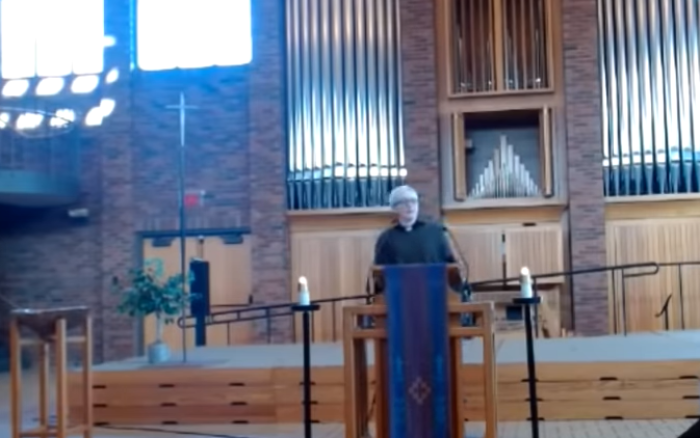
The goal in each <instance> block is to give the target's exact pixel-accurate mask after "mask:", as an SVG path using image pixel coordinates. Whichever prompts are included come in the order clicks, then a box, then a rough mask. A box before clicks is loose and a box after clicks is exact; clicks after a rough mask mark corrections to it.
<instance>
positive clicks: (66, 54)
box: [0, 0, 104, 79]
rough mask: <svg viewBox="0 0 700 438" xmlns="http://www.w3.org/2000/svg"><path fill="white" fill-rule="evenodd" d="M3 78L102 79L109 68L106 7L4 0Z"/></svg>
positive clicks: (74, 1) (0, 33) (0, 22)
mask: <svg viewBox="0 0 700 438" xmlns="http://www.w3.org/2000/svg"><path fill="white" fill-rule="evenodd" d="M0 39H1V41H2V44H1V45H0V54H2V55H1V56H2V77H3V78H4V79H20V78H31V77H35V76H40V77H51V76H52V77H59V76H66V75H70V74H97V73H101V72H102V69H103V68H104V2H103V1H100V0H2V1H1V2H0Z"/></svg>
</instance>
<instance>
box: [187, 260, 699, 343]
mask: <svg viewBox="0 0 700 438" xmlns="http://www.w3.org/2000/svg"><path fill="white" fill-rule="evenodd" d="M687 265H700V261H695V262H676V263H673V262H671V263H655V262H646V263H634V264H624V265H612V266H611V265H608V266H603V267H595V268H586V269H578V270H571V271H562V272H551V273H546V274H535V275H533V276H532V278H533V286H534V290H535V293H537V282H538V280H541V279H546V278H557V277H567V278H569V277H572V276H574V275H583V274H593V273H602V272H612V273H613V276H614V275H615V274H616V272H618V271H620V272H621V273H622V274H621V275H622V291H621V295H622V296H621V297H620V301H621V311H622V318H619V317H618V312H617V300H618V293H617V289H616V283H617V282H616V281H613V284H612V286H613V290H612V292H613V297H612V299H613V309H615V311H614V315H613V319H614V324H613V325H614V332H615V333H617V332H618V331H619V328H620V327H619V326H621V327H622V331H623V333H624V334H625V335H626V334H627V288H626V281H627V279H629V278H634V277H642V276H650V275H656V274H658V272H659V270H660V268H661V267H668V266H679V279H680V278H681V277H680V275H681V274H680V271H681V269H682V266H687ZM644 268H651V270H646V271H643V272H629V270H631V269H644ZM613 280H614V277H613ZM517 281H519V277H511V278H499V279H493V280H483V281H478V282H474V283H472V288H473V289H475V290H479V289H481V291H482V292H485V293H488V289H490V288H489V287H488V286H494V285H500V286H502V287H515V286H517V283H516V282H517ZM682 288H683V286H682V280H681V281H680V289H681V290H680V291H679V292H680V296H681V309H683V303H682V301H683V300H682V297H683V291H682ZM572 298H573V297H572ZM370 299H371V297H370V296H369V295H367V294H362V295H354V296H346V297H334V298H324V299H319V300H314V301H313V302H314V303H316V304H321V305H323V304H330V305H331V307H332V315H331V318H332V326H333V334H332V338H333V340H334V341H335V340H337V324H336V322H337V321H336V313H337V312H336V308H337V307H336V306H337V304H338V303H339V302H345V301H351V300H364V301H366V302H369V301H370ZM572 303H573V301H572ZM293 304H295V303H293V302H286V303H276V304H266V305H264V304H263V305H257V306H256V305H240V307H239V306H238V305H237V306H235V307H236V308H234V309H229V310H223V311H218V312H214V313H211V314H210V315H208V316H207V318H206V321H205V324H206V325H220V324H226V325H227V327H228V328H230V325H231V324H234V323H238V322H254V321H261V320H265V322H266V324H267V330H266V332H267V341H268V343H269V342H271V341H272V319H273V318H278V317H285V316H286V317H291V316H292V315H293V312H292V311H291V306H292V305H293ZM222 307H223V306H222ZM571 307H572V322H573V323H574V326H575V322H574V320H573V306H571ZM681 313H682V314H683V311H682V312H681ZM619 319H622V324H620V321H619ZM177 325H178V327H180V328H192V327H194V326H195V324H194V321H193V317H192V316H191V315H188V316H186V317H180V318H178V321H177ZM682 326H683V327H685V322H684V319H683V316H682ZM227 333H228V334H229V336H230V333H231V330H230V329H229V330H227ZM229 343H230V339H229Z"/></svg>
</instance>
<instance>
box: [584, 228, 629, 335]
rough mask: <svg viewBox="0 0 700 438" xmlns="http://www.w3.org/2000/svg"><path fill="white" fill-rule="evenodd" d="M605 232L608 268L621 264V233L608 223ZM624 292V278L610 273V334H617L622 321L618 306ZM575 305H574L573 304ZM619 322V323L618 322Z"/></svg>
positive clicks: (612, 272)
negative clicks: (619, 249) (621, 293)
mask: <svg viewBox="0 0 700 438" xmlns="http://www.w3.org/2000/svg"><path fill="white" fill-rule="evenodd" d="M606 228H607V229H606V232H605V240H606V262H607V264H608V266H615V265H618V264H620V260H621V259H622V258H621V256H620V255H619V254H618V248H620V246H621V245H620V233H619V232H618V227H615V226H613V225H611V224H610V223H609V222H608V225H607V227H606ZM621 290H622V277H621V276H620V273H618V272H614V271H611V272H609V273H608V330H609V332H610V333H616V331H617V329H616V324H618V325H617V327H619V321H621V319H620V318H621V315H620V306H619V305H618V304H617V301H616V300H617V299H618V297H619V296H620V291H621ZM572 305H573V304H572ZM616 321H617V322H616Z"/></svg>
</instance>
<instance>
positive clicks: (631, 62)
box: [598, 0, 700, 196]
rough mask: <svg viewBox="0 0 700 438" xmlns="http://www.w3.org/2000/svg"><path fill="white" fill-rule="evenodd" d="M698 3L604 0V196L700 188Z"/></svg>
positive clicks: (688, 0) (601, 47)
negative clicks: (699, 152)
mask: <svg viewBox="0 0 700 438" xmlns="http://www.w3.org/2000/svg"><path fill="white" fill-rule="evenodd" d="M699 13H700V9H699V6H698V3H697V2H696V1H692V0H638V1H633V2H632V1H624V0H599V8H598V32H599V59H600V63H601V69H600V80H601V89H602V96H601V100H602V116H603V167H604V178H605V185H604V187H605V194H606V195H607V196H637V195H648V194H673V193H695V192H698V191H699V190H700V168H699V167H698V158H700V157H698V147H699V146H698V145H699V144H700V143H699V142H698V135H700V132H698V129H697V126H700V124H698V123H699V122H700V109H699V108H700V107H699V106H698V104H699V103H700V100H699V99H700V96H698V84H700V65H699V63H698V37H699V36H698V17H699V15H698V14H699Z"/></svg>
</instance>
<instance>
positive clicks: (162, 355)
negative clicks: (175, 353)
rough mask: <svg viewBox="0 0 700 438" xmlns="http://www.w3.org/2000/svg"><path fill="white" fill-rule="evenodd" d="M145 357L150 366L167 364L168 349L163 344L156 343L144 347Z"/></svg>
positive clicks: (160, 342)
mask: <svg viewBox="0 0 700 438" xmlns="http://www.w3.org/2000/svg"><path fill="white" fill-rule="evenodd" d="M146 356H147V357H148V363H150V364H159V363H163V362H167V361H168V359H170V347H168V344H166V343H165V342H162V341H156V342H154V343H152V344H149V345H148V347H146Z"/></svg>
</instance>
